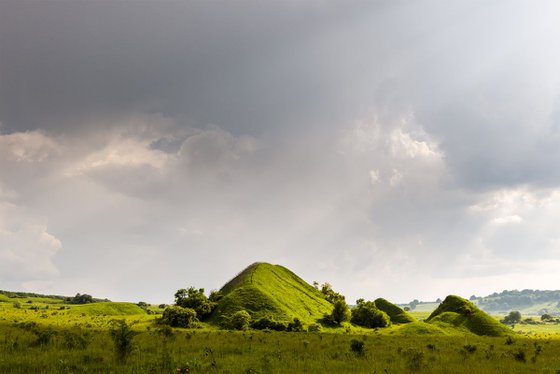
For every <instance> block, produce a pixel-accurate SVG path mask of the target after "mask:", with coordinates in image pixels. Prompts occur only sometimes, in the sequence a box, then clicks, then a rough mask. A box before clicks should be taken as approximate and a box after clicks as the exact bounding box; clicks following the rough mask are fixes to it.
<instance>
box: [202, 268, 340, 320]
mask: <svg viewBox="0 0 560 374" xmlns="http://www.w3.org/2000/svg"><path fill="white" fill-rule="evenodd" d="M220 291H221V292H222V293H223V294H224V296H223V298H222V299H221V300H220V301H219V303H218V307H217V308H216V310H215V311H214V313H213V314H212V318H211V320H217V319H218V318H219V317H220V316H222V315H226V316H227V315H231V314H233V313H235V312H236V311H239V310H246V311H247V312H249V314H251V316H252V318H253V319H258V318H261V317H269V318H272V319H275V320H278V321H291V320H292V319H293V318H299V319H300V320H301V321H302V322H306V323H312V322H316V321H317V320H318V319H321V318H322V317H323V315H324V314H325V313H330V312H331V311H332V306H331V304H330V303H329V302H328V301H326V300H325V298H324V297H323V294H321V292H319V291H318V290H317V289H315V288H314V287H313V286H311V285H309V284H308V283H306V282H305V281H304V280H303V279H301V278H300V277H298V276H297V275H296V274H294V273H293V272H291V271H290V270H288V269H286V268H285V267H283V266H280V265H272V264H268V263H262V262H261V263H254V264H252V265H250V266H249V267H247V268H246V269H245V270H243V271H242V272H241V273H239V274H238V275H237V276H236V277H235V278H233V279H232V280H231V281H229V282H228V283H226V284H225V285H224V286H223V287H222V289H221V290H220Z"/></svg>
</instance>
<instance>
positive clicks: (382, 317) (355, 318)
mask: <svg viewBox="0 0 560 374" xmlns="http://www.w3.org/2000/svg"><path fill="white" fill-rule="evenodd" d="M350 322H352V323H353V324H355V325H358V326H363V327H369V328H376V327H387V326H389V325H390V324H391V320H390V318H389V316H388V315H387V313H385V312H384V311H382V310H379V309H378V308H377V306H376V305H375V302H373V301H364V299H359V300H356V306H355V307H354V308H352V319H351V320H350Z"/></svg>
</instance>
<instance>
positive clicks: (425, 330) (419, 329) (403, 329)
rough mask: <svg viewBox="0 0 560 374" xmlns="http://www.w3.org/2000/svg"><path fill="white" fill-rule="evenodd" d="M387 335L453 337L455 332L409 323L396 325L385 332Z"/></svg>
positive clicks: (438, 327)
mask: <svg viewBox="0 0 560 374" xmlns="http://www.w3.org/2000/svg"><path fill="white" fill-rule="evenodd" d="M387 333H388V334H389V335H399V336H414V337H416V336H422V335H440V336H441V335H453V334H454V333H455V334H456V333H457V332H456V331H454V329H453V331H451V332H450V331H449V329H448V328H445V327H440V326H436V325H433V324H431V323H426V322H410V323H406V324H403V325H397V326H394V327H392V328H391V329H389V330H388V331H387Z"/></svg>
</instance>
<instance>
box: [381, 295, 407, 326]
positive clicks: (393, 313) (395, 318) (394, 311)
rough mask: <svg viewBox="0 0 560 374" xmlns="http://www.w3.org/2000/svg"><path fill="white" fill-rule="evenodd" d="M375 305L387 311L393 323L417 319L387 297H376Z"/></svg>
mask: <svg viewBox="0 0 560 374" xmlns="http://www.w3.org/2000/svg"><path fill="white" fill-rule="evenodd" d="M375 306H376V307H377V309H379V310H382V311H384V312H385V313H387V315H388V316H389V318H390V319H391V323H411V322H414V321H416V319H414V317H412V316H411V315H410V314H408V313H407V312H405V311H404V310H402V309H401V308H400V307H398V306H397V305H395V304H393V303H391V302H389V301H387V300H385V299H382V298H379V299H376V300H375Z"/></svg>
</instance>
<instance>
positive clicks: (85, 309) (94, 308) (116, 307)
mask: <svg viewBox="0 0 560 374" xmlns="http://www.w3.org/2000/svg"><path fill="white" fill-rule="evenodd" d="M69 313H77V314H79V313H84V314H86V315H90V316H102V315H107V316H130V315H135V314H146V311H144V309H142V308H140V307H139V306H138V305H136V304H132V303H116V302H102V303H91V304H83V305H76V306H72V307H70V310H69Z"/></svg>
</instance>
